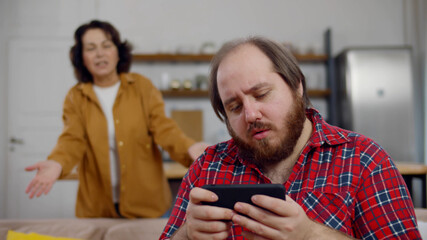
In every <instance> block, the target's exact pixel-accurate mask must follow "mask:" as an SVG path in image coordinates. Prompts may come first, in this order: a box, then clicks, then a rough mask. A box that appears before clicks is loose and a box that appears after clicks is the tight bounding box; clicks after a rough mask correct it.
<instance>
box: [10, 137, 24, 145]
mask: <svg viewBox="0 0 427 240" xmlns="http://www.w3.org/2000/svg"><path fill="white" fill-rule="evenodd" d="M9 142H10V143H12V144H24V139H22V138H15V137H11V138H10V140H9Z"/></svg>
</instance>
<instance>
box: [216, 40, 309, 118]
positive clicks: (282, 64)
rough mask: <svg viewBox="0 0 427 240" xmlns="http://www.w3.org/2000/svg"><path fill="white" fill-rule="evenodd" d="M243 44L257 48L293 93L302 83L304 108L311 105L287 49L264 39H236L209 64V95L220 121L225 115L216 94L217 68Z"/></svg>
mask: <svg viewBox="0 0 427 240" xmlns="http://www.w3.org/2000/svg"><path fill="white" fill-rule="evenodd" d="M245 44H250V45H254V46H256V47H257V48H259V49H260V50H261V51H262V52H263V53H264V54H265V55H266V56H267V57H268V58H269V59H270V60H271V62H272V65H273V68H274V71H276V73H278V74H279V75H280V76H281V77H282V79H283V80H284V81H285V82H286V83H287V84H288V86H289V87H290V88H291V90H292V91H293V92H294V93H296V92H297V90H298V87H299V84H300V83H302V87H303V96H302V97H303V100H304V103H305V107H307V106H310V105H311V103H310V100H309V99H308V96H307V90H306V83H305V77H304V75H303V73H302V72H301V69H300V68H299V67H298V63H297V60H296V59H295V57H294V56H293V55H292V53H291V52H290V51H289V50H288V49H286V48H285V47H283V46H282V45H280V44H279V43H276V42H274V41H272V40H269V39H267V38H264V37H250V38H246V39H237V40H234V41H230V42H228V43H226V44H224V45H223V46H222V47H221V49H220V50H219V51H218V53H217V54H215V57H214V58H213V59H212V62H211V71H210V79H209V80H210V81H209V83H210V85H209V95H210V99H211V105H212V107H213V109H214V112H215V114H216V115H217V116H218V118H219V119H220V120H221V121H224V120H226V119H227V115H226V113H225V109H224V105H223V104H222V101H221V98H220V96H219V92H218V84H217V74H218V68H219V65H220V64H221V62H222V60H223V59H224V58H225V57H226V56H227V55H228V54H229V53H231V52H233V51H234V50H235V49H237V48H239V47H240V46H242V45H245Z"/></svg>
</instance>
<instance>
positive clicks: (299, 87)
mask: <svg viewBox="0 0 427 240" xmlns="http://www.w3.org/2000/svg"><path fill="white" fill-rule="evenodd" d="M297 91H298V93H299V95H300V96H301V97H302V94H303V92H304V91H303V87H302V81H299V84H298V89H297Z"/></svg>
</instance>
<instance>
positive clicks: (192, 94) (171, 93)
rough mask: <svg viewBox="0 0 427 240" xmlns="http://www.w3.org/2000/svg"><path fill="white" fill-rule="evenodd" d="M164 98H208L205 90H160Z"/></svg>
mask: <svg viewBox="0 0 427 240" xmlns="http://www.w3.org/2000/svg"><path fill="white" fill-rule="evenodd" d="M161 92H162V95H163V97H165V98H168V97H169V98H173V97H175V98H200V97H209V93H208V91H207V90H162V91H161ZM307 94H308V96H309V97H312V98H323V97H328V96H329V95H330V94H331V91H330V90H329V89H308V90H307Z"/></svg>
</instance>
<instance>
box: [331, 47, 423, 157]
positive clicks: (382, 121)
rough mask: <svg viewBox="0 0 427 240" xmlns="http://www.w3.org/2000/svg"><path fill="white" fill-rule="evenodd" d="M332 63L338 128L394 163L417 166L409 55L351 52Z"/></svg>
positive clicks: (389, 50) (400, 50) (398, 50)
mask: <svg viewBox="0 0 427 240" xmlns="http://www.w3.org/2000/svg"><path fill="white" fill-rule="evenodd" d="M335 63H336V69H337V75H336V77H337V91H338V94H337V95H338V102H337V104H338V107H337V109H338V114H337V115H338V125H340V126H341V127H343V128H345V129H350V130H353V131H356V132H359V133H362V134H364V135H366V136H368V137H370V138H372V139H374V140H375V141H376V142H377V143H379V144H380V145H381V146H382V147H383V148H384V149H385V150H386V151H387V152H388V153H389V154H390V155H391V156H392V158H393V160H394V161H401V162H417V159H416V144H415V124H414V123H415V117H414V94H413V92H414V90H413V69H412V56H411V49H410V48H408V47H379V48H352V49H347V50H345V51H343V52H342V53H341V54H339V55H338V56H337V58H336V61H335ZM419 131H422V130H421V129H420V130H419Z"/></svg>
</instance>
